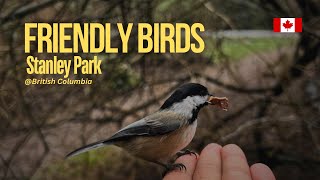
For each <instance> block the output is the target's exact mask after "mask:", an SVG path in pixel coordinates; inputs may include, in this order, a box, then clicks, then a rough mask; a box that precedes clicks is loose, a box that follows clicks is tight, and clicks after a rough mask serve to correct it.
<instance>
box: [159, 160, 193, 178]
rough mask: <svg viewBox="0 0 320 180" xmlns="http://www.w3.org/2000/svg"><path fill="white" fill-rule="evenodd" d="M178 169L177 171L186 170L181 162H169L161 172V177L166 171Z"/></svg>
mask: <svg viewBox="0 0 320 180" xmlns="http://www.w3.org/2000/svg"><path fill="white" fill-rule="evenodd" d="M176 169H179V171H182V170H184V171H187V167H186V166H185V165H184V164H182V163H175V164H169V165H167V166H166V170H165V171H164V172H163V174H162V177H164V176H165V175H166V174H167V173H168V172H170V171H174V170H176Z"/></svg>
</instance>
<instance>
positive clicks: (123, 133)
mask: <svg viewBox="0 0 320 180" xmlns="http://www.w3.org/2000/svg"><path fill="white" fill-rule="evenodd" d="M206 105H217V106H218V107H220V108H222V109H224V110H227V108H228V99H227V98H217V97H214V96H212V95H211V94H209V92H208V90H207V88H206V87H204V86H202V85H201V84H196V83H188V84H184V85H182V86H180V87H179V88H178V89H176V90H175V91H174V93H173V94H172V95H171V96H170V97H169V98H168V99H167V100H166V101H165V102H164V104H163V105H162V106H161V107H160V109H159V110H158V111H156V112H155V113H153V114H151V115H149V116H147V117H145V118H143V119H140V120H138V121H136V122H134V123H132V124H130V125H128V126H126V127H124V128H123V129H121V130H119V131H118V132H116V133H115V134H114V135H113V136H111V137H110V138H108V139H106V140H102V141H99V142H95V143H92V144H89V145H86V146H84V147H81V148H79V149H76V150H74V151H73V152H71V153H69V154H68V155H67V157H70V156H74V155H77V154H80V153H83V152H86V151H89V150H92V149H95V148H99V147H102V146H106V145H116V146H119V147H121V148H123V149H125V150H127V151H128V152H129V153H131V154H133V155H135V156H137V157H140V158H142V159H144V160H147V161H150V162H154V163H156V164H159V165H162V166H163V167H165V168H166V172H168V171H170V170H173V169H176V168H179V169H180V170H181V169H186V167H185V166H184V165H183V164H174V163H169V162H170V160H171V159H172V158H173V157H174V156H175V155H177V156H181V155H184V154H190V153H194V152H192V151H189V150H186V151H180V150H182V149H184V148H185V147H186V146H187V145H188V144H189V143H190V142H191V140H192V139H193V136H194V134H195V132H196V127H197V116H198V113H199V111H200V109H201V108H202V107H204V106H206Z"/></svg>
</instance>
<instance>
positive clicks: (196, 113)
mask: <svg viewBox="0 0 320 180" xmlns="http://www.w3.org/2000/svg"><path fill="white" fill-rule="evenodd" d="M206 105H208V103H204V104H202V105H200V106H198V107H197V108H196V109H193V110H192V117H191V118H190V119H189V120H188V124H192V123H193V122H194V121H195V120H196V119H197V118H198V114H199V111H200V109H201V108H203V107H204V106H206Z"/></svg>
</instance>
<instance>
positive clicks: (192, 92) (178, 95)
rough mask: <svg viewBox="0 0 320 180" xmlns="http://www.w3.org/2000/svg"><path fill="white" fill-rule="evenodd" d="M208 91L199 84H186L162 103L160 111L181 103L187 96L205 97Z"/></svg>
mask: <svg viewBox="0 0 320 180" xmlns="http://www.w3.org/2000/svg"><path fill="white" fill-rule="evenodd" d="M208 94H209V92H208V89H207V88H206V87H204V86H203V85H201V84H197V83H187V84H184V85H182V86H180V87H178V89H176V90H175V91H174V92H173V93H172V94H171V96H170V97H169V98H168V99H167V100H166V101H165V102H164V103H163V105H162V106H161V108H160V109H166V108H168V107H170V106H172V105H173V104H174V103H177V102H181V101H182V100H184V99H185V98H187V97H188V96H197V95H198V96H205V95H208Z"/></svg>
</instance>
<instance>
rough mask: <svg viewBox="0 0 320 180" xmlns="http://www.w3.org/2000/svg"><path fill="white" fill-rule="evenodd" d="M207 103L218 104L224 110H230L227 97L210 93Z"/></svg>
mask: <svg viewBox="0 0 320 180" xmlns="http://www.w3.org/2000/svg"><path fill="white" fill-rule="evenodd" d="M207 103H208V104H210V105H213V106H218V107H219V108H221V109H222V110H224V111H227V110H228V106H229V100H228V98H226V97H215V96H213V95H209V97H208V100H207Z"/></svg>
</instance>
